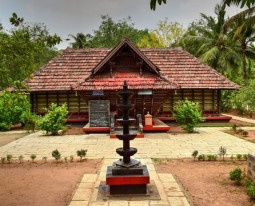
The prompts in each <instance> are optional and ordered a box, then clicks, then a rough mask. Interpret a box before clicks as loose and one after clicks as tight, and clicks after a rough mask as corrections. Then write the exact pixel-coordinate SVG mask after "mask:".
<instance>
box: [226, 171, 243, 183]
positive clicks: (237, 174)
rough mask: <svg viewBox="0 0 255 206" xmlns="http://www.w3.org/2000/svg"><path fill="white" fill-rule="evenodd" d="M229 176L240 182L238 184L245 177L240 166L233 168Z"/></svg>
mask: <svg viewBox="0 0 255 206" xmlns="http://www.w3.org/2000/svg"><path fill="white" fill-rule="evenodd" d="M229 176H230V179H231V180H234V181H235V182H236V184H238V185H239V184H240V183H241V181H242V179H243V176H242V170H241V169H240V168H239V167H237V168H235V169H233V170H231V171H230V173H229Z"/></svg>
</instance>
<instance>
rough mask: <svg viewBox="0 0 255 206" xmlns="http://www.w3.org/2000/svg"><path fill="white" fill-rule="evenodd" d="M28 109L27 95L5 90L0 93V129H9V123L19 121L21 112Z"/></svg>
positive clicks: (13, 123)
mask: <svg viewBox="0 0 255 206" xmlns="http://www.w3.org/2000/svg"><path fill="white" fill-rule="evenodd" d="M29 110H30V103H29V100H28V98H27V95H25V94H22V93H20V92H12V93H11V92H9V91H5V92H4V93H3V94H0V111H1V112H0V131H5V130H9V129H10V128H11V125H15V124H18V123H20V122H21V114H22V113H23V112H25V111H29Z"/></svg>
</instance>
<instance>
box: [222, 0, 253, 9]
mask: <svg viewBox="0 0 255 206" xmlns="http://www.w3.org/2000/svg"><path fill="white" fill-rule="evenodd" d="M223 3H224V4H227V5H228V6H230V5H232V4H234V5H237V6H238V5H239V4H241V8H243V7H244V6H247V7H249V8H250V7H251V6H254V5H255V0H223Z"/></svg>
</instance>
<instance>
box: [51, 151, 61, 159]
mask: <svg viewBox="0 0 255 206" xmlns="http://www.w3.org/2000/svg"><path fill="white" fill-rule="evenodd" d="M51 154H52V157H54V158H55V160H56V161H57V162H58V160H59V159H61V154H60V152H59V151H58V150H57V149H56V150H53V151H52V153H51Z"/></svg>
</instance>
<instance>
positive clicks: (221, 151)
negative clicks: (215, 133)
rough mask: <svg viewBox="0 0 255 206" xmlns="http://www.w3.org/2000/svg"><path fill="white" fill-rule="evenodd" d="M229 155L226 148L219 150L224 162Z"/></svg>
mask: <svg viewBox="0 0 255 206" xmlns="http://www.w3.org/2000/svg"><path fill="white" fill-rule="evenodd" d="M226 154H227V149H226V147H222V146H221V147H220V148H219V156H220V157H222V158H223V160H224V157H225V155H226Z"/></svg>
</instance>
